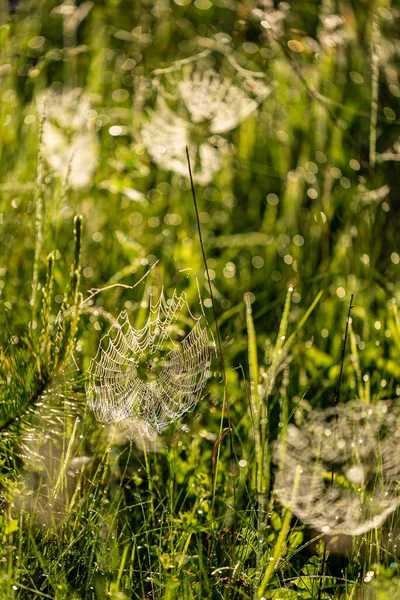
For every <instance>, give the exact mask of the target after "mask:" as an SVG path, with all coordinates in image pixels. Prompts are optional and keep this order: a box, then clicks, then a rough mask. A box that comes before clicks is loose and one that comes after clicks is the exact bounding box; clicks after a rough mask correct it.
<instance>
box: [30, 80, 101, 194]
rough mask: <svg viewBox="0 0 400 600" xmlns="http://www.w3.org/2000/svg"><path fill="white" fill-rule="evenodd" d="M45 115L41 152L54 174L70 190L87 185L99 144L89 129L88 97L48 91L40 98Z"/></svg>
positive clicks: (77, 90) (79, 92) (77, 91)
mask: <svg viewBox="0 0 400 600" xmlns="http://www.w3.org/2000/svg"><path fill="white" fill-rule="evenodd" d="M39 106H40V110H41V111H42V112H43V111H44V115H45V119H44V123H43V134H42V147H41V151H42V153H43V156H44V158H45V159H46V161H47V163H48V164H49V166H50V167H51V169H52V170H53V171H54V173H55V174H56V175H58V176H60V177H62V178H65V177H66V175H67V172H68V183H69V185H70V187H71V188H73V189H80V188H84V187H87V186H88V185H90V183H91V181H92V178H93V174H94V171H95V169H96V165H97V159H98V151H99V142H98V138H97V135H96V133H95V130H94V128H93V125H92V116H91V115H92V114H93V111H92V110H91V103H90V99H89V96H88V95H87V94H85V93H84V92H83V91H82V90H81V89H80V88H73V89H70V90H67V89H66V90H64V91H61V92H55V91H51V90H48V91H47V92H44V93H43V94H42V96H41V97H40V98H39Z"/></svg>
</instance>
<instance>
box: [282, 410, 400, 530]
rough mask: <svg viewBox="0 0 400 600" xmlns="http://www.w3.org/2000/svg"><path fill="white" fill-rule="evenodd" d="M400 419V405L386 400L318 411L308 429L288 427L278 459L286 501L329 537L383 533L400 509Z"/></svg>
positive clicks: (300, 516) (299, 516) (311, 417)
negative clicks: (384, 525) (376, 530)
mask: <svg viewBox="0 0 400 600" xmlns="http://www.w3.org/2000/svg"><path fill="white" fill-rule="evenodd" d="M399 421H400V412H399V406H396V405H395V404H393V405H392V404H391V403H390V401H389V402H385V401H379V402H377V403H376V404H373V405H370V406H368V405H365V404H362V403H353V402H352V403H346V404H339V405H338V406H337V407H335V408H329V409H326V410H317V411H312V412H311V413H310V414H309V415H308V417H307V419H306V421H305V423H304V426H303V427H301V428H300V427H296V426H294V425H289V426H288V428H287V431H286V434H285V435H284V436H283V437H281V439H280V441H279V442H278V444H277V446H276V448H275V453H274V462H275V463H276V464H277V465H278V472H277V475H276V479H275V494H276V495H277V497H278V498H279V500H280V502H281V503H282V504H283V505H284V506H287V507H289V508H290V510H291V511H292V512H293V513H294V514H295V515H296V516H297V517H298V518H299V519H301V520H302V521H303V522H304V523H307V524H308V525H311V526H312V527H315V528H316V529H319V530H320V531H322V532H323V533H326V534H328V535H333V534H337V533H343V534H346V535H360V534H362V533H366V532H367V531H369V530H370V529H373V528H375V527H380V526H381V525H382V523H383V522H384V520H385V519H386V517H387V516H388V515H389V514H390V513H392V512H393V511H394V510H395V509H396V508H397V507H398V506H399V505H400V483H399V480H400V464H399V461H398V447H399V446H398V445H399V441H400V429H399ZM332 474H333V475H332Z"/></svg>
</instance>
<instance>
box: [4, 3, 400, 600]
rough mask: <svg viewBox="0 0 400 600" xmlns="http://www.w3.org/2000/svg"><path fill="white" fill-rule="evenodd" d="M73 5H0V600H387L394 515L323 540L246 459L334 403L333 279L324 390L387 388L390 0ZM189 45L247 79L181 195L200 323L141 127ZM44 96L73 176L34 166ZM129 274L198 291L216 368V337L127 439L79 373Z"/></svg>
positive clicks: (391, 328) (393, 278)
mask: <svg viewBox="0 0 400 600" xmlns="http://www.w3.org/2000/svg"><path fill="white" fill-rule="evenodd" d="M76 4H79V5H80V6H79V8H78V9H75V12H74V13H73V16H72V17H71V16H68V14H64V16H63V15H62V14H59V11H58V12H57V10H55V7H56V6H57V4H56V2H55V1H52V0H42V1H41V2H33V1H28V0H21V2H20V6H19V9H18V11H17V13H16V15H14V16H10V15H8V13H7V10H6V7H5V6H2V7H1V8H0V23H1V24H0V82H1V83H0V233H1V235H0V346H1V353H0V436H1V440H0V443H1V450H0V507H1V513H0V599H1V600H3V599H4V600H11V599H14V598H15V599H17V598H18V599H19V598H21V599H22V598H23V599H25V598H27V599H28V598H29V599H33V600H39V599H40V598H55V599H57V600H63V599H75V600H78V599H86V598H87V599H93V600H94V599H96V600H100V599H103V598H104V599H106V598H112V599H114V600H117V599H118V600H122V599H128V598H129V599H130V598H135V599H136V598H137V599H143V598H154V599H159V598H165V599H167V600H171V599H175V598H179V599H185V600H186V599H192V598H193V599H194V598H197V599H204V598H210V599H211V598H213V599H214V598H215V599H218V598H231V599H245V598H249V599H250V598H257V597H259V598H260V597H261V595H263V597H265V598H275V599H276V600H278V599H285V600H286V599H287V600H292V599H293V600H294V599H295V598H301V599H307V598H310V599H311V598H312V599H315V600H317V599H322V598H326V599H327V598H330V599H339V598H340V599H344V598H350V599H353V600H356V598H361V597H365V598H370V597H371V598H376V599H377V600H380V599H383V598H387V597H389V596H390V597H393V598H396V594H397V593H398V591H397V588H398V586H399V582H400V573H399V572H398V570H399V566H398V562H397V561H398V543H399V533H398V532H399V529H398V526H399V522H398V514H397V513H396V512H395V513H393V514H392V515H391V516H390V517H389V518H388V519H387V521H386V523H385V524H384V526H383V527H382V528H381V529H380V530H374V531H371V532H369V533H368V534H365V535H363V536H360V537H357V538H356V537H354V538H348V539H345V538H344V537H341V538H340V537H338V536H336V538H335V537H332V538H331V539H330V541H329V542H328V543H327V544H326V545H325V546H324V541H323V538H322V536H321V534H319V533H318V532H316V531H314V530H311V529H309V528H308V527H307V525H306V524H304V523H301V522H300V521H298V520H296V518H295V516H293V515H291V514H290V513H289V512H288V510H287V509H285V508H284V507H282V506H281V505H280V504H279V503H278V501H277V499H276V498H275V496H274V495H273V493H272V490H273V482H274V469H275V467H274V465H273V464H272V463H271V456H272V451H273V444H274V442H275V440H276V439H277V437H278V434H280V435H282V436H285V432H286V426H287V424H288V423H289V422H290V421H291V420H293V419H294V418H296V420H297V421H301V419H302V418H304V416H305V415H306V414H307V411H308V410H309V409H316V408H321V407H328V406H330V405H332V403H333V402H334V399H335V394H336V388H337V384H338V378H339V373H340V366H341V349H342V343H343V335H344V330H345V324H346V317H347V311H348V306H349V302H350V296H351V294H354V301H353V304H354V308H353V309H352V322H351V326H350V328H349V340H348V345H347V353H346V356H345V359H344V365H343V376H342V383H341V392H340V399H341V401H342V402H347V401H351V400H354V399H356V398H359V399H360V400H361V401H363V402H365V403H369V402H374V401H377V400H379V399H383V398H396V397H397V396H399V395H400V384H399V378H400V365H399V360H398V355H399V349H400V320H399V316H398V303H399V302H400V292H399V286H398V270H399V254H400V251H399V245H398V222H399V208H398V195H399V192H400V188H399V184H398V179H399V176H398V175H399V173H398V167H397V165H398V163H397V162H396V161H387V160H385V157H384V154H385V153H387V152H389V151H390V152H392V149H393V144H395V142H396V140H397V138H398V125H399V122H400V121H399V118H400V84H399V58H398V35H399V28H400V13H399V9H398V7H397V6H396V5H395V3H391V2H390V1H383V0H382V1H381V0H379V1H378V0H375V1H374V2H367V1H366V0H365V1H364V0H356V1H350V0H344V1H343V2H340V3H336V2H333V1H330V0H324V1H323V2H320V1H317V0H313V1H311V0H307V1H303V2H299V1H293V2H290V10H289V11H287V15H286V17H285V18H284V19H283V20H282V21H281V25H277V26H276V27H275V28H274V29H273V31H272V32H271V31H270V30H268V29H266V28H265V27H263V26H261V25H260V23H259V21H257V19H255V18H254V15H253V16H252V15H251V10H252V9H253V8H255V7H256V3H255V1H254V0H242V1H240V2H239V1H237V0H232V1H231V2H222V1H221V2H219V1H218V2H217V1H216V0H215V1H214V0H211V1H210V2H209V1H208V0H197V1H196V2H193V1H190V0H189V1H187V0H186V1H182V0H180V1H179V2H175V1H174V0H154V1H153V0H135V1H133V2H129V1H128V0H108V1H106V0H102V1H98V2H94V3H93V4H92V5H91V4H90V3H85V2H79V3H76ZM63 6H64V13H65V12H68V6H70V7H73V3H71V4H70V5H69V4H68V3H65V4H64V5H63ZM71 10H72V9H71ZM332 14H338V15H341V16H342V18H343V19H344V20H345V25H344V26H341V25H339V26H338V30H337V36H338V37H336V38H335V42H336V45H329V44H330V38H329V39H327V35H328V34H329V33H330V34H332V30H330V31H328V29H327V27H328V25H326V26H325V29H324V27H323V25H322V23H323V21H322V20H323V19H324V18H325V17H326V15H332ZM74 16H75V17H76V20H75V21H74ZM321 19H322V20H321ZM335 31H336V30H335ZM222 34H223V35H222ZM205 50H209V51H210V52H209V54H208V56H207V57H205V58H204V60H207V61H209V64H210V66H212V67H213V68H214V69H215V70H217V71H219V72H220V73H221V74H223V75H224V76H234V74H235V73H236V71H237V69H236V68H235V67H234V66H232V65H236V64H237V65H239V69H241V70H242V71H243V69H246V70H248V71H250V72H254V73H258V74H259V75H260V80H262V81H263V82H264V83H265V85H268V86H270V93H269V95H268V96H267V97H266V98H265V100H264V101H263V102H261V103H260V105H259V108H258V110H257V111H256V112H253V113H252V114H250V115H249V116H248V117H247V118H246V119H244V120H243V121H242V122H241V123H240V124H239V126H238V127H237V128H235V129H234V130H233V131H231V132H228V133H224V134H221V137H223V138H225V139H226V140H227V142H226V144H225V145H224V146H223V148H222V149H221V151H220V155H221V157H222V159H221V160H222V165H221V169H219V170H218V172H217V173H216V175H215V177H214V178H213V179H212V181H211V183H209V184H208V185H206V186H204V187H202V186H200V185H196V197H197V205H198V212H199V223H200V226H201V233H202V237H203V250H204V251H205V255H206V260H207V265H208V269H209V271H208V273H209V275H210V279H211V285H212V296H213V299H214V308H215V313H216V317H217V321H218V329H217V328H216V323H215V317H214V311H213V307H212V303H211V301H210V300H211V299H210V290H209V282H208V279H207V277H206V273H205V266H204V264H203V255H202V248H201V245H200V240H199V236H198V228H197V225H198V222H197V220H196V211H195V206H194V204H193V198H192V192H191V188H190V182H189V179H188V178H187V177H182V176H181V175H178V174H176V173H172V172H170V171H163V170H161V169H159V168H157V166H156V165H155V164H154V162H152V160H151V157H150V155H149V154H148V152H147V151H146V148H145V146H144V144H143V139H142V136H141V130H142V127H143V125H144V124H145V123H146V122H147V120H148V119H149V111H151V109H152V108H154V107H155V101H156V95H157V94H156V89H157V86H160V85H163V86H164V87H165V88H166V89H167V90H168V91H169V92H171V93H172V90H173V89H174V86H175V85H176V81H179V78H180V77H182V76H187V74H188V69H190V65H191V63H188V64H187V63H185V59H187V58H190V57H192V56H194V55H197V54H199V53H204V51H205ZM396 52H397V54H396ZM182 61H183V62H182ZM170 67H172V68H171V69H170ZM50 86H52V89H53V90H58V89H60V88H61V87H62V86H64V88H65V89H73V88H81V89H82V90H84V92H85V94H87V97H88V98H89V99H90V102H91V111H92V112H91V113H90V119H89V120H90V131H91V132H92V133H93V132H94V135H95V138H96V139H97V144H98V146H97V159H96V160H97V163H96V168H95V170H94V174H93V178H92V179H91V182H90V184H89V185H88V186H86V187H83V188H79V189H77V188H76V187H74V186H73V181H74V179H73V176H72V173H71V169H72V167H73V159H71V164H70V166H69V167H68V164H65V163H68V159H67V160H64V164H63V169H64V172H69V175H67V176H66V177H65V176H58V175H57V173H54V172H53V171H52V169H51V167H50V165H49V159H48V157H47V160H46V156H45V155H43V153H42V148H41V145H40V138H41V137H43V132H42V133H41V130H42V129H43V124H45V122H46V121H44V122H43V121H42V119H41V116H40V111H39V109H38V99H39V98H40V97H41V95H42V94H43V92H45V91H46V90H48V89H49V88H50ZM171 102H172V101H171ZM173 102H174V104H173V105H174V110H176V112H177V114H179V116H181V117H182V118H187V117H185V114H186V113H185V109H184V107H183V106H182V104H179V102H178V101H176V99H175V100H174V101H173ZM195 133H196V135H199V136H202V135H204V134H203V132H202V131H201V130H199V131H197V129H196V132H195ZM82 162H83V163H85V161H82ZM383 186H387V188H383ZM376 190H378V191H376ZM375 191H376V192H375ZM370 192H372V193H370ZM80 215H81V217H80ZM77 216H78V217H77ZM74 231H75V233H74ZM156 261H158V262H157V264H156V265H155V263H156ZM154 265H155V266H154ZM146 273H147V275H146ZM142 278H143V279H142ZM37 284H39V286H37ZM120 284H122V285H120ZM150 286H152V287H155V288H157V289H158V290H160V289H161V287H162V286H164V290H165V293H166V296H167V297H170V296H171V295H172V292H173V290H174V289H176V290H177V291H178V292H179V293H180V292H183V291H184V292H185V293H186V297H187V300H188V303H189V305H190V307H191V309H192V310H193V312H194V313H195V314H201V310H200V306H199V290H198V287H199V289H200V296H201V301H202V304H203V307H202V310H204V313H205V315H206V318H207V320H208V322H209V324H210V329H211V330H212V331H213V333H214V337H215V338H216V340H217V341H218V337H219V335H220V339H221V347H222V358H223V367H224V368H223V367H222V366H221V351H220V350H221V349H220V348H219V349H218V356H214V357H213V363H212V367H211V371H212V376H211V378H210V379H209V383H208V385H207V388H206V390H205V393H204V397H203V398H202V399H201V401H200V402H199V403H198V405H197V406H196V408H195V409H194V410H193V411H192V412H190V413H189V414H187V415H186V416H185V417H183V418H182V419H180V420H179V421H178V422H177V423H175V424H173V425H171V426H170V427H168V428H167V429H166V430H165V432H164V433H163V435H162V436H161V438H160V439H159V440H157V443H154V445H152V444H149V445H148V446H147V447H146V444H143V440H141V439H139V437H138V438H137V439H136V443H135V441H131V442H129V440H127V439H126V438H124V437H123V436H122V435H121V432H120V431H119V430H118V429H117V428H114V427H113V426H108V425H103V424H101V423H98V422H97V421H96V419H95V417H94V415H93V412H92V411H91V410H90V409H89V408H88V406H87V403H86V398H85V374H86V371H87V369H88V367H89V363H90V359H91V358H93V357H94V356H95V355H96V352H97V348H98V345H99V341H100V339H101V337H102V336H103V335H104V334H105V333H106V332H107V331H108V329H109V328H110V323H112V322H113V319H115V318H117V316H118V314H119V312H120V311H122V310H127V311H128V313H129V318H130V320H131V323H132V325H134V326H135V327H137V328H140V327H142V326H143V325H144V323H145V322H146V319H147V315H148V310H147V308H146V302H147V301H148V299H149V293H148V290H149V287H150ZM288 289H289V290H290V291H289V292H288ZM285 299H286V300H285ZM285 302H286V303H285ZM57 315H58V317H57ZM185 326H186V324H185ZM218 332H219V333H218ZM283 336H284V338H283ZM223 371H224V372H225V373H223ZM224 380H226V390H225V389H224V388H225V386H224ZM227 400H228V405H229V422H230V426H231V429H232V431H231V432H229V423H228V411H227ZM230 433H231V443H230ZM371 571H373V575H368V574H369V573H370V572H371Z"/></svg>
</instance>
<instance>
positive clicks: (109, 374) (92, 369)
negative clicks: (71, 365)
mask: <svg viewBox="0 0 400 600" xmlns="http://www.w3.org/2000/svg"><path fill="white" fill-rule="evenodd" d="M150 298H152V297H151V296H150ZM184 312H186V315H184V314H183V313H184ZM180 319H181V320H182V321H183V322H186V323H188V322H189V321H191V322H192V324H193V326H192V328H191V329H190V331H189V333H188V334H187V335H185V332H184V330H183V329H182V328H181V327H180V326H179V325H180V324H178V321H179V320H180ZM202 319H203V317H199V318H197V317H194V316H193V315H192V314H191V312H190V309H189V306H188V304H187V301H186V295H185V293H182V294H181V295H177V294H176V292H174V294H173V296H172V298H170V299H169V300H166V298H165V296H164V293H163V291H161V293H160V297H159V299H158V301H156V302H154V303H153V301H151V303H150V307H149V317H148V319H147V322H146V323H145V325H144V327H142V328H141V329H135V328H134V327H132V325H131V324H130V321H129V317H128V315H127V313H126V311H123V312H121V314H120V315H119V317H118V319H117V321H116V323H115V324H114V325H112V327H111V328H110V329H109V331H108V333H107V334H106V335H105V336H104V337H103V338H102V339H101V340H100V344H99V348H98V351H97V354H96V356H95V358H94V359H92V360H91V363H90V366H89V369H88V374H89V380H88V383H87V386H86V391H87V396H88V402H89V406H90V407H91V408H92V409H93V411H94V413H95V416H96V419H97V420H98V421H101V422H103V423H107V424H118V425H119V426H120V427H122V428H123V429H126V430H128V431H131V432H132V434H133V433H135V432H136V433H137V432H139V434H140V435H142V436H143V437H144V438H147V439H153V438H154V437H155V435H156V434H157V433H159V434H161V433H162V431H163V430H164V429H165V427H167V425H169V424H171V423H173V422H175V421H176V420H177V419H179V418H180V417H181V416H182V415H184V414H185V413H187V412H189V411H191V410H192V409H193V408H194V407H195V406H196V404H197V402H198V400H199V398H200V396H201V393H202V391H203V389H204V387H205V385H206V383H207V379H208V377H209V374H210V372H209V367H210V365H211V350H210V341H209V337H208V331H207V327H203V326H202ZM179 337H181V338H182V339H181V340H180V341H179Z"/></svg>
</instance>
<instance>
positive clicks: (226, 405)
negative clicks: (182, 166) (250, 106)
mask: <svg viewBox="0 0 400 600" xmlns="http://www.w3.org/2000/svg"><path fill="white" fill-rule="evenodd" d="M186 157H187V162H188V167H189V178H190V186H191V190H192V197H193V204H194V209H195V213H196V222H197V230H198V234H199V241H200V247H201V254H202V257H203V262H204V268H205V272H206V277H207V282H208V287H209V290H210V298H211V305H212V310H213V315H214V322H215V328H216V332H217V343H218V350H219V354H220V362H221V372H222V380H223V386H224V401H223V405H222V415H221V432H222V430H223V419H224V413H225V409H226V416H227V419H228V427H229V443H230V451H231V461H232V467H233V463H234V450H233V435H232V424H231V411H230V403H229V396H228V384H227V379H226V369H225V361H224V353H223V349H222V339H221V332H220V329H219V325H218V315H217V309H216V306H215V299H214V293H213V289H212V285H211V278H210V273H209V271H208V266H207V257H206V252H205V249H204V243H203V236H202V233H201V226H200V217H199V210H198V206H197V199H196V190H195V187H194V181H193V175H192V167H191V164H190V156H189V148H188V147H187V146H186ZM219 452H220V446H219V447H218V456H219ZM217 469H218V460H217V466H216V473H215V477H214V485H213V489H212V498H213V505H214V499H215V485H216V480H217ZM233 495H234V504H235V510H234V512H235V515H236V512H237V509H236V488H235V485H233ZM235 519H236V516H235Z"/></svg>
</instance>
